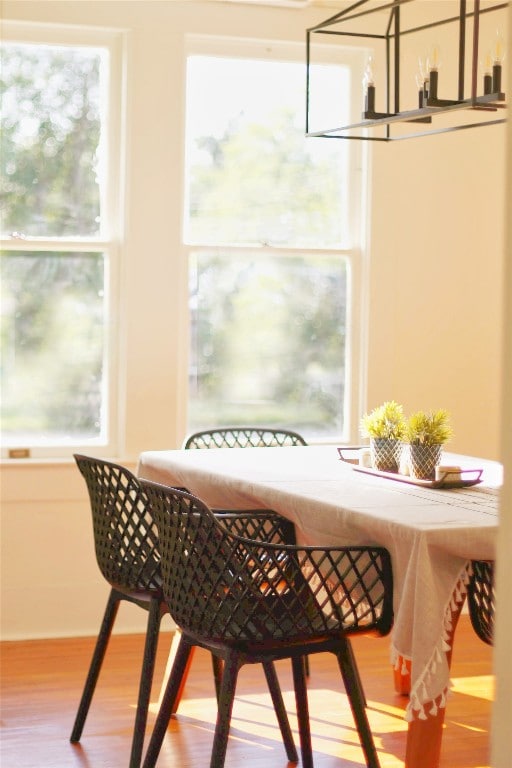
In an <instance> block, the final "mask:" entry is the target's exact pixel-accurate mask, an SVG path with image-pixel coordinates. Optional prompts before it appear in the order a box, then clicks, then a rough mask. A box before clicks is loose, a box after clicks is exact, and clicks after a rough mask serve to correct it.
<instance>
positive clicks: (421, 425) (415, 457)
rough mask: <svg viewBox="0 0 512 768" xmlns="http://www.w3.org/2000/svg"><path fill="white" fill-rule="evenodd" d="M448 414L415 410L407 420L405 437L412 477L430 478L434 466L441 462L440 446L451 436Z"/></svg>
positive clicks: (434, 468) (445, 412)
mask: <svg viewBox="0 0 512 768" xmlns="http://www.w3.org/2000/svg"><path fill="white" fill-rule="evenodd" d="M449 422H450V414H449V413H448V411H445V410H444V409H442V408H440V409H439V410H437V411H429V412H427V411H416V413H413V414H412V415H411V416H409V419H408V420H407V425H406V430H405V437H406V440H407V443H408V450H409V471H410V473H411V475H412V476H413V477H416V478H418V479H421V480H432V479H433V478H434V477H435V471H436V466H437V465H438V464H440V463H441V454H442V447H443V445H444V443H446V442H447V441H448V440H449V439H450V438H451V436H452V434H453V430H452V428H451V426H450V423H449Z"/></svg>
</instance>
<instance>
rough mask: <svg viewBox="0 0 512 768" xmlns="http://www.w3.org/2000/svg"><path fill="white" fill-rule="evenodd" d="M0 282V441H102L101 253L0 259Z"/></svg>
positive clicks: (13, 254)
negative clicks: (1, 434)
mask: <svg viewBox="0 0 512 768" xmlns="http://www.w3.org/2000/svg"><path fill="white" fill-rule="evenodd" d="M1 279H2V337H1V353H2V367H1V376H0V380H1V387H2V404H1V416H2V429H3V439H4V441H5V442H6V443H8V444H12V445H27V444H28V445H30V444H32V445H34V444H36V445H41V444H55V443H69V442H72V443H79V444H80V443H85V442H86V441H87V440H91V439H95V438H99V437H100V436H103V435H104V419H105V414H104V413H103V408H102V399H103V398H102V395H103V393H104V391H105V379H106V373H105V366H104V362H103V361H104V357H105V337H104V334H105V331H104V327H105V316H106V313H105V309H106V308H105V291H104V286H105V257H104V254H102V253H49V252H39V253H37V252H33V253H30V252H10V253H7V252H4V253H2V258H1Z"/></svg>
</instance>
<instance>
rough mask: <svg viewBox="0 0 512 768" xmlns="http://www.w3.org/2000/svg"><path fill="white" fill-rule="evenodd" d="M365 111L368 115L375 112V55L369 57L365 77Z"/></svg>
mask: <svg viewBox="0 0 512 768" xmlns="http://www.w3.org/2000/svg"><path fill="white" fill-rule="evenodd" d="M363 87H364V111H365V115H366V116H371V115H372V114H373V113H374V112H375V75H374V71H373V56H370V57H369V58H368V62H367V64H366V69H365V71H364V77H363Z"/></svg>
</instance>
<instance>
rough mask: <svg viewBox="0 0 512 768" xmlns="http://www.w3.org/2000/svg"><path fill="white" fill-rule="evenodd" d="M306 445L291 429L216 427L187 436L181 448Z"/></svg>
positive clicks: (300, 436)
mask: <svg viewBox="0 0 512 768" xmlns="http://www.w3.org/2000/svg"><path fill="white" fill-rule="evenodd" d="M290 445H307V442H306V441H305V440H304V438H303V437H302V435H299V433H298V432H294V431H293V430H291V429H274V428H273V427H245V426H238V427H218V428H217V429H206V430H202V431H200V432H194V433H193V434H191V435H189V436H188V437H187V438H186V440H185V442H184V443H183V448H185V449H190V448H199V449H203V448H277V447H283V446H290Z"/></svg>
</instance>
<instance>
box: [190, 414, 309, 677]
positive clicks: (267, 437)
mask: <svg viewBox="0 0 512 768" xmlns="http://www.w3.org/2000/svg"><path fill="white" fill-rule="evenodd" d="M294 445H302V446H304V445H307V442H306V440H305V439H304V438H303V437H302V435H300V434H299V433H298V432H295V431H294V430H292V429H285V428H275V427H254V426H236V427H217V428H215V429H203V430H200V431H198V432H194V433H192V434H191V435H189V436H188V437H187V438H186V439H185V441H184V443H183V448H184V449H185V450H190V449H199V450H203V449H208V448H283V447H290V446H294ZM292 533H293V529H292ZM288 543H289V544H294V543H295V534H294V533H293V535H292V538H291V539H290V540H289V541H288ZM304 666H305V670H306V675H308V676H309V660H308V658H307V657H306V658H305V659H304Z"/></svg>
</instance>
